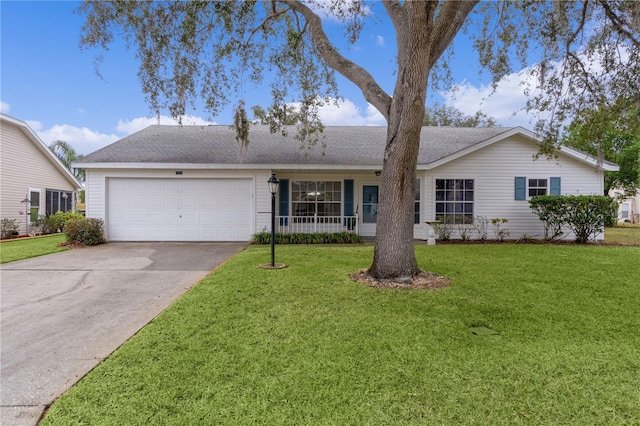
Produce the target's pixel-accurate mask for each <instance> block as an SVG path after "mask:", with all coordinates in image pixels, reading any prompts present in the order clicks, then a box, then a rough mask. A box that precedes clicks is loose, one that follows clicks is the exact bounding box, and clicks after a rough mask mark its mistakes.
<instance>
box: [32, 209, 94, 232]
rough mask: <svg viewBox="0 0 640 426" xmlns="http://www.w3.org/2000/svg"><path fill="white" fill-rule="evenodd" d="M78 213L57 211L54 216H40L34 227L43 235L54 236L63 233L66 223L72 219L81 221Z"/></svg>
mask: <svg viewBox="0 0 640 426" xmlns="http://www.w3.org/2000/svg"><path fill="white" fill-rule="evenodd" d="M83 217H84V216H82V215H81V214H80V213H75V212H61V211H57V212H55V213H54V214H50V215H47V216H40V218H38V220H37V221H36V222H34V225H36V226H37V227H38V228H39V229H40V232H42V233H43V234H55V233H56V232H62V231H64V228H65V226H66V225H67V223H68V222H69V221H71V220H74V219H76V220H77V219H82V218H83Z"/></svg>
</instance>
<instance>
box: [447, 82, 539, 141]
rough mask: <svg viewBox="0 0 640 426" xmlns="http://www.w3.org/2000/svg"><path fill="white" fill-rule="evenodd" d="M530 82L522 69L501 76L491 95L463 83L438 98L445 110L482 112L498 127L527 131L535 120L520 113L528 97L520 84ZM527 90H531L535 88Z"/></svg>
mask: <svg viewBox="0 0 640 426" xmlns="http://www.w3.org/2000/svg"><path fill="white" fill-rule="evenodd" d="M533 78H534V77H532V76H531V75H530V74H529V73H528V70H527V69H525V70H522V71H520V72H517V73H512V74H509V75H507V76H505V77H504V78H503V79H501V80H500V82H499V83H498V86H497V87H496V89H495V91H494V89H493V88H492V87H491V85H480V86H474V85H473V84H471V83H469V82H466V81H465V82H463V83H461V84H458V85H456V86H454V87H453V88H452V89H451V90H449V91H447V92H443V93H441V95H442V96H443V97H444V99H445V104H446V105H447V106H451V107H454V108H457V109H459V110H460V111H462V112H463V113H465V114H467V115H474V114H475V113H476V112H477V111H482V112H483V113H485V114H487V115H488V116H490V117H493V118H495V119H496V120H497V122H498V124H499V125H501V126H508V127H512V126H522V127H525V128H528V129H531V128H532V127H533V123H534V122H535V121H536V120H537V119H538V118H539V117H537V116H533V115H531V113H528V112H526V111H524V107H525V105H526V102H527V99H528V97H527V95H526V94H525V92H524V87H525V86H523V84H524V83H527V84H528V83H535V82H533V81H532V79H533ZM529 87H535V84H532V85H530V86H529Z"/></svg>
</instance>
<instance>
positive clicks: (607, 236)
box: [604, 223, 640, 246]
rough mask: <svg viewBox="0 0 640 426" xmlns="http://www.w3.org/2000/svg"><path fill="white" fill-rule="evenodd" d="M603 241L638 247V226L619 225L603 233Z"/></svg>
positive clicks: (639, 234)
mask: <svg viewBox="0 0 640 426" xmlns="http://www.w3.org/2000/svg"><path fill="white" fill-rule="evenodd" d="M604 241H605V242H606V243H614V244H628V245H636V246H640V225H638V224H631V223H620V224H618V225H617V226H614V227H612V228H607V229H605V231H604Z"/></svg>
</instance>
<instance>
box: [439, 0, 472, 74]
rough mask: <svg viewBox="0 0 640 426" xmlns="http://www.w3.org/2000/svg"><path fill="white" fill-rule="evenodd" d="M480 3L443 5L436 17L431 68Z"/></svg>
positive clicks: (452, 2) (459, 2)
mask: <svg viewBox="0 0 640 426" xmlns="http://www.w3.org/2000/svg"><path fill="white" fill-rule="evenodd" d="M478 3H479V0H469V1H450V2H449V1H448V2H445V3H444V4H443V5H442V9H441V10H440V12H439V13H438V16H437V17H436V21H435V25H434V27H433V32H432V33H431V55H430V56H429V67H430V68H431V67H433V66H434V65H435V64H436V62H438V59H440V56H442V54H443V53H444V51H445V50H446V49H447V47H448V46H449V45H450V44H451V42H452V41H453V38H454V37H455V36H456V34H458V31H460V28H462V25H464V21H466V19H467V16H469V13H471V11H472V10H473V8H474V7H476V5H477V4H478Z"/></svg>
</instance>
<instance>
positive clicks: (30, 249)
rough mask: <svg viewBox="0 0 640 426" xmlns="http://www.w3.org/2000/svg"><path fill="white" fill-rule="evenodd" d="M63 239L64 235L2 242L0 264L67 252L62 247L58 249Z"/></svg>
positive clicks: (0, 243) (0, 244)
mask: <svg viewBox="0 0 640 426" xmlns="http://www.w3.org/2000/svg"><path fill="white" fill-rule="evenodd" d="M65 239H66V237H65V236H64V234H54V235H47V236H43V237H35V238H24V239H17V240H5V241H2V242H0V263H7V262H13V261H15V260H22V259H29V258H30V257H36V256H42V255H45V254H51V253H55V252H58V251H64V250H68V249H67V248H64V247H58V244H60V243H62V242H64V241H65Z"/></svg>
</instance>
